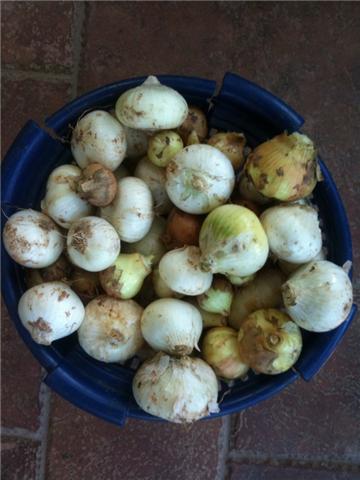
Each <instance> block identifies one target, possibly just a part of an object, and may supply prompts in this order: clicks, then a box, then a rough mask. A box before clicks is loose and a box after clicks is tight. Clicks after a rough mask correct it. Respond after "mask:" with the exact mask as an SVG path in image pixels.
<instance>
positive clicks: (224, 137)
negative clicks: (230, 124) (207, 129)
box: [207, 132, 246, 170]
mask: <svg viewBox="0 0 360 480" xmlns="http://www.w3.org/2000/svg"><path fill="white" fill-rule="evenodd" d="M207 143H208V145H212V146H213V147H215V148H218V149H219V150H220V151H221V152H222V153H224V154H225V155H226V156H227V157H228V158H229V160H230V162H231V163H232V166H233V167H234V169H235V170H238V169H239V168H241V167H242V165H243V163H244V160H245V158H244V147H245V143H246V138H245V135H244V134H243V133H237V132H219V133H215V135H212V136H211V137H210V138H209V140H208V142H207Z"/></svg>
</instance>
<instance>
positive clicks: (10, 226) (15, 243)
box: [3, 209, 65, 268]
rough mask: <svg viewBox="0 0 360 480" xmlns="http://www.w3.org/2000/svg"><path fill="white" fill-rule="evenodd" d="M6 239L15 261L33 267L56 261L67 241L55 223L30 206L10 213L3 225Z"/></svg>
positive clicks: (5, 244) (5, 241)
mask: <svg viewBox="0 0 360 480" xmlns="http://www.w3.org/2000/svg"><path fill="white" fill-rule="evenodd" d="M3 242H4V247H5V250H6V251H7V253H8V254H9V255H10V257H11V258H12V259H13V260H14V261H15V262H16V263H18V264H20V265H23V266H24V267H30V268H42V267H47V266H49V265H51V264H52V263H54V262H56V260H57V259H58V258H59V257H60V255H61V252H62V251H63V248H64V244H65V242H64V239H63V237H62V235H61V233H60V230H59V229H58V227H57V226H56V225H55V223H54V222H53V221H52V220H51V219H50V218H49V217H47V216H46V215H45V214H43V213H41V212H37V211H35V210H31V209H27V210H20V211H19V212H16V213H14V214H13V215H11V217H10V218H9V219H8V221H7V222H6V224H5V227H4V231H3Z"/></svg>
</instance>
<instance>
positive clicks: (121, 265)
mask: <svg viewBox="0 0 360 480" xmlns="http://www.w3.org/2000/svg"><path fill="white" fill-rule="evenodd" d="M151 266H152V256H149V257H145V256H144V255H141V254H140V253H120V255H119V256H118V257H117V259H116V260H115V262H114V264H113V265H111V266H110V267H108V268H107V269H106V270H103V271H102V272H100V273H99V278H100V283H101V286H102V287H103V289H104V290H105V292H106V293H107V294H108V295H110V296H111V297H114V298H118V299H122V300H128V299H130V298H133V297H135V295H137V294H138V293H139V291H140V289H141V287H142V284H143V282H144V279H145V277H147V276H148V275H149V273H151Z"/></svg>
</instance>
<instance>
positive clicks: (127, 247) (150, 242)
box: [121, 216, 167, 265]
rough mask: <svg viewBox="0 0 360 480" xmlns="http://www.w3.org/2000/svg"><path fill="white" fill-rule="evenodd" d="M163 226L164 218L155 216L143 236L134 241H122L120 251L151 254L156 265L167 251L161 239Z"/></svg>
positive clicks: (164, 225) (164, 224)
mask: <svg viewBox="0 0 360 480" xmlns="http://www.w3.org/2000/svg"><path fill="white" fill-rule="evenodd" d="M165 228H166V220H165V219H164V218H163V217H159V216H156V217H155V218H154V221H153V223H152V225H151V228H150V230H149V232H148V233H147V234H146V235H145V237H144V238H142V239H141V240H139V241H138V242H135V243H122V245H121V251H122V252H123V253H141V254H142V255H145V256H149V255H152V256H153V260H152V263H153V265H157V264H158V263H159V262H160V260H161V258H162V257H163V255H165V253H166V251H167V250H166V248H165V245H164V243H163V241H162V236H163V235H164V232H165Z"/></svg>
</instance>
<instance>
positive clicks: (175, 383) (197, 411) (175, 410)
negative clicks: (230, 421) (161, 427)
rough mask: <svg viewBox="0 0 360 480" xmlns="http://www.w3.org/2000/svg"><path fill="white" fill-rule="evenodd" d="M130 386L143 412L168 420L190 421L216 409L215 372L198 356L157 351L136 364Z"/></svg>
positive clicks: (176, 421)
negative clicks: (173, 355)
mask: <svg viewBox="0 0 360 480" xmlns="http://www.w3.org/2000/svg"><path fill="white" fill-rule="evenodd" d="M132 388H133V394H134V397H135V400H136V403H137V404H138V405H139V406H140V407H141V408H142V409H143V410H145V412H148V413H150V414H152V415H156V416H157V417H160V418H164V419H165V420H169V421H170V422H174V423H191V422H194V421H195V420H199V419H200V418H202V417H206V416H207V415H209V414H210V413H213V412H214V413H215V412H218V411H219V408H218V404H217V396H218V383H217V378H216V375H215V373H214V371H213V370H212V368H211V367H210V366H209V365H208V364H207V363H205V362H204V361H203V360H202V359H201V358H192V357H188V356H185V357H180V358H174V357H170V356H169V355H165V354H164V353H162V352H159V353H158V354H157V355H156V356H155V357H154V358H152V359H151V360H147V361H146V362H144V363H143V364H142V365H141V366H140V368H139V369H138V371H137V372H136V374H135V376H134V380H133V384H132Z"/></svg>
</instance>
